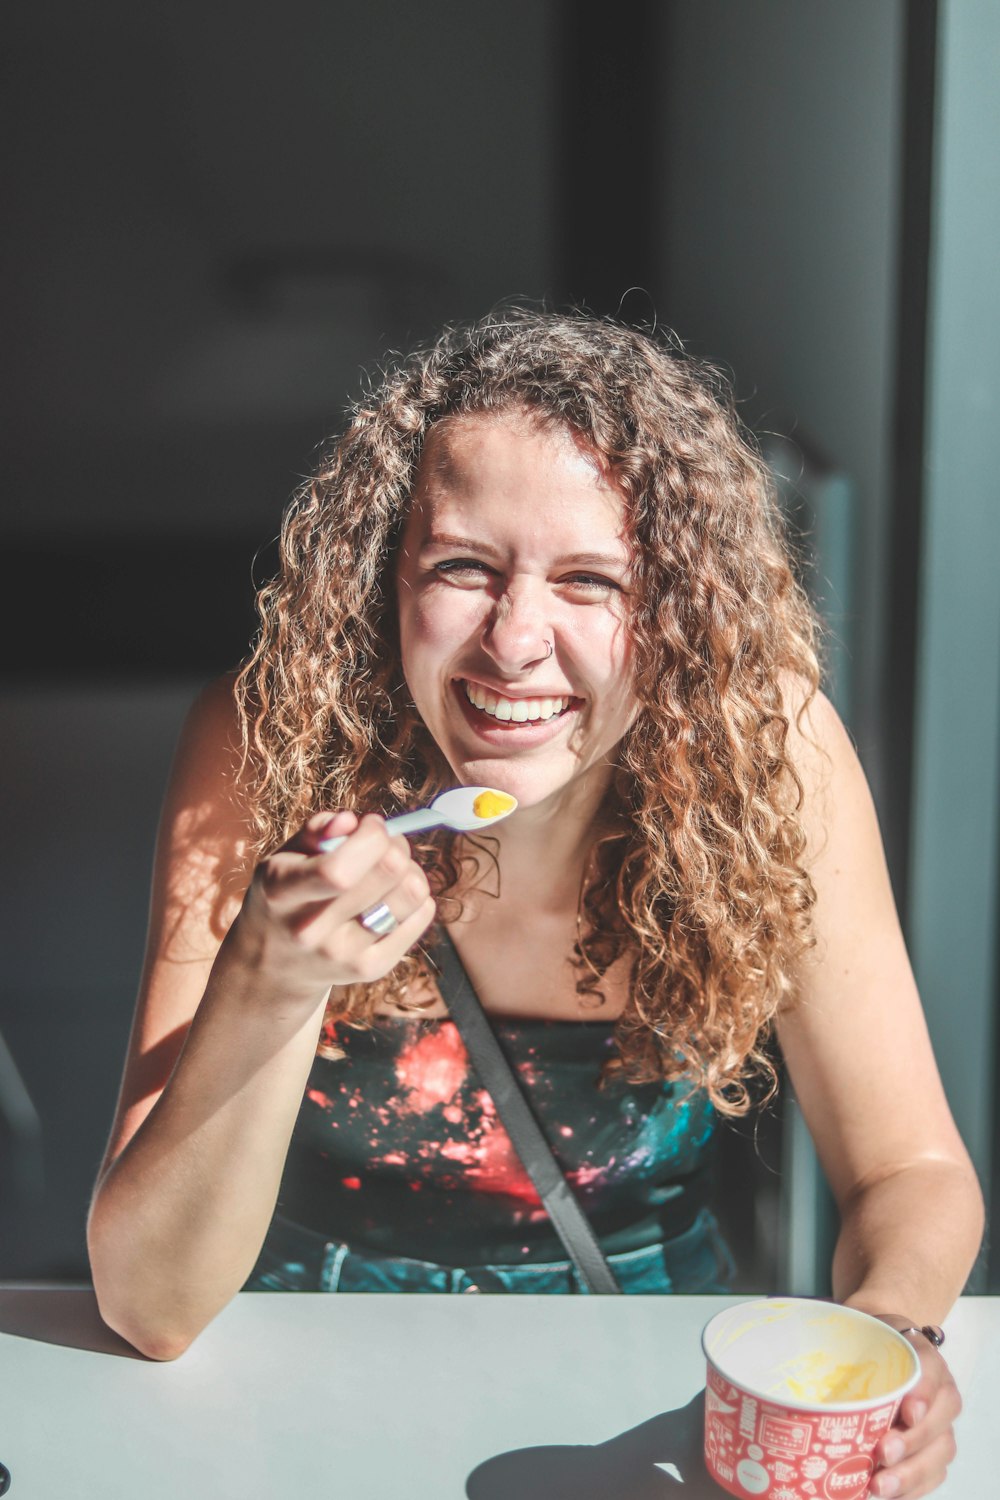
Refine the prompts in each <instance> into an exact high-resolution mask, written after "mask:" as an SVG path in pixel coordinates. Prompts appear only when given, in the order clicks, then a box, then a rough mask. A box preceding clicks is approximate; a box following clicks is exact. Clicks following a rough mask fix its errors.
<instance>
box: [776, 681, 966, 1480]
mask: <svg viewBox="0 0 1000 1500" xmlns="http://www.w3.org/2000/svg"><path fill="white" fill-rule="evenodd" d="M803 729H804V731H805V732H804V733H803V734H800V733H798V732H797V731H794V730H793V732H792V734H791V736H790V749H791V753H792V758H793V760H794V762H795V764H796V767H797V769H798V771H799V774H800V776H801V778H802V781H803V785H804V792H805V799H804V804H803V816H804V822H805V827H806V837H807V848H806V854H805V863H806V865H807V867H808V869H809V871H810V874H811V876H812V879H813V883H814V885H815V888H816V897H817V900H816V907H815V912H814V931H815V935H816V946H815V948H814V949H813V950H812V951H811V952H810V953H808V954H807V955H806V956H805V957H804V958H803V959H802V961H801V962H800V965H799V972H798V999H797V1003H796V1004H795V1005H794V1006H793V1007H792V1008H790V1009H789V1011H788V1012H787V1013H786V1014H785V1015H784V1016H783V1017H782V1018H781V1020H780V1022H779V1026H778V1034H779V1039H780V1043H781V1047H782V1051H783V1053H784V1056H785V1060H786V1063H787V1065H788V1071H789V1074H790V1077H791V1079H792V1082H793V1084H794V1087H795V1092H796V1096H797V1098H798V1101H799V1104H800V1107H801V1109H802V1112H803V1115H804V1116H805V1119H806V1123H807V1125H808V1126H809V1130H810V1132H811V1134H812V1137H813V1140H814V1141H815V1143H816V1148H817V1152H818V1154H819V1157H820V1161H821V1162H822V1165H823V1169H824V1171H825V1173H826V1175H827V1178H828V1180H829V1182H830V1186H831V1188H832V1190H833V1193H834V1196H835V1198H836V1200H837V1205H838V1208H839V1210H840V1215H841V1230H840V1235H839V1238H838V1241H837V1247H836V1252H835V1255H834V1265H833V1281H834V1293H835V1295H836V1297H837V1298H838V1299H839V1300H841V1301H844V1302H847V1303H849V1304H850V1305H851V1306H854V1307H858V1308H861V1309H862V1310H864V1311H866V1312H870V1313H874V1314H876V1315H879V1316H886V1317H887V1318H888V1319H889V1320H890V1321H893V1322H895V1323H896V1324H897V1326H903V1325H905V1324H915V1325H916V1326H918V1327H919V1326H922V1325H923V1324H931V1323H939V1322H940V1321H941V1319H942V1318H943V1317H944V1316H945V1314H946V1313H947V1312H948V1310H949V1309H950V1307H951V1306H952V1303H953V1302H954V1301H955V1298H956V1297H957V1296H958V1295H959V1293H960V1292H961V1290H962V1288H963V1286H964V1285H965V1281H966V1278H967V1277H968V1274H969V1271H970V1270H971V1268H972V1265H973V1262H974V1261H975V1258H976V1254H977V1252H978V1249H979V1244H980V1240H981V1236H982V1232H983V1201H982V1194H981V1192H980V1189H979V1185H978V1182H977V1181H976V1176H975V1172H974V1171H973V1168H972V1164H971V1162H970V1160H969V1156H968V1153H967V1152H966V1150H965V1147H964V1145H963V1144H962V1140H961V1138H960V1136H959V1134H958V1131H957V1129H956V1127H955V1123H954V1121H953V1119H952V1116H951V1112H950V1110H949V1108H948V1104H947V1101H946V1099H945V1095H944V1090H943V1088H942V1085H941V1080H940V1077H939V1074H938V1071H937V1066H936V1064H935V1061H934V1055H933V1052H932V1049H931V1044H930V1038H929V1036H928V1033H927V1026H926V1023H925V1020H924V1016H923V1011H922V1009H921V1006H920V1000H919V997H918V995H917V990H916V985H915V983H914V979H913V973H912V970H911V968H910V963H909V959H908V957H907V954H906V949H905V946H904V943H903V937H902V933H901V931H900V926H899V921H898V918H897V915H896V910H895V904H894V901H893V897H892V891H891V887H890V883H889V877H888V872H887V869H886V864H885V856H884V852H883V849H882V841H881V837H880V835H879V830H878V824H877V820H876V816H875V810H874V807H873V805H872V800H871V796H870V793H869V790H868V786H867V783H866V781H865V778H864V774H863V772H862V770H861V767H860V764H859V763H858V759H857V756H856V755H855V753H854V750H853V748H852V746H851V744H850V741H849V739H848V736H847V734H846V731H845V730H844V728H843V725H842V724H841V723H840V720H839V719H838V718H837V715H836V713H835V712H834V710H833V709H832V707H831V706H830V704H829V703H828V702H827V701H826V700H825V699H822V698H820V699H818V700H816V701H815V702H814V703H813V705H812V706H811V707H810V710H809V711H808V713H807V715H806V718H805V720H804V723H803ZM915 1343H916V1344H917V1345H918V1346H919V1348H920V1352H921V1358H922V1360H923V1361H924V1366H925V1378H924V1380H923V1381H922V1382H921V1385H920V1386H918V1387H917V1388H916V1389H915V1390H914V1391H913V1393H912V1395H911V1396H910V1397H909V1398H908V1400H907V1403H906V1405H905V1408H904V1420H905V1419H906V1418H908V1417H909V1418H911V1419H912V1417H913V1414H914V1412H915V1411H916V1410H917V1409H918V1408H919V1407H920V1405H921V1404H923V1405H925V1406H927V1407H929V1410H928V1412H927V1413H926V1415H925V1416H924V1417H923V1419H922V1420H921V1421H920V1423H919V1424H918V1425H916V1426H913V1427H912V1430H911V1431H909V1432H907V1433H906V1434H905V1435H903V1434H901V1433H900V1432H899V1431H897V1430H894V1432H893V1433H892V1434H891V1435H890V1437H889V1438H887V1439H886V1443H887V1444H890V1445H891V1444H892V1442H893V1441H894V1440H897V1441H903V1442H905V1443H906V1444H907V1446H906V1450H905V1451H906V1453H907V1454H908V1455H910V1457H908V1458H907V1460H906V1463H903V1464H898V1465H897V1467H895V1468H893V1470H892V1474H891V1475H890V1474H888V1473H886V1474H883V1475H881V1476H880V1477H879V1480H878V1483H877V1485H876V1489H875V1492H876V1493H881V1494H886V1495H888V1494H899V1495H905V1494H911V1493H916V1488H915V1487H916V1486H917V1485H929V1484H931V1483H932V1482H933V1483H936V1482H937V1481H938V1479H940V1477H942V1475H943V1468H944V1465H945V1464H946V1463H947V1461H948V1458H949V1457H950V1455H951V1452H952V1451H953V1440H952V1438H951V1422H952V1421H953V1419H954V1416H955V1415H956V1414H957V1411H958V1407H959V1404H960V1403H959V1402H958V1398H957V1393H955V1392H954V1386H953V1384H952V1383H951V1381H950V1377H949V1376H948V1374H947V1369H946V1367H945V1366H944V1362H943V1361H942V1360H941V1358H940V1356H938V1355H936V1353H935V1352H934V1351H933V1349H932V1348H931V1346H930V1345H929V1344H928V1342H927V1341H926V1340H924V1339H922V1338H920V1336H919V1335H918V1336H917V1337H916V1339H915ZM892 1451H893V1450H892V1449H891V1447H887V1449H886V1457H888V1454H889V1453H890V1452H892ZM907 1465H909V1467H907ZM914 1465H915V1466H916V1467H914ZM914 1476H916V1477H914ZM893 1479H895V1480H897V1481H898V1488H897V1489H895V1490H894V1489H892V1488H891V1484H892V1480H893ZM920 1493H924V1490H923V1489H921V1490H920Z"/></svg>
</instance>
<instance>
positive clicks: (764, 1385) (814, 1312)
mask: <svg viewBox="0 0 1000 1500" xmlns="http://www.w3.org/2000/svg"><path fill="white" fill-rule="evenodd" d="M701 1344H702V1348H703V1349H704V1351H705V1358H706V1360H707V1361H708V1382H707V1387H706V1391H705V1463H706V1465H707V1467H708V1471H709V1473H710V1474H711V1475H712V1477H713V1478H714V1479H715V1480H716V1481H717V1482H718V1483H719V1484H720V1485H721V1486H722V1488H723V1489H724V1490H728V1491H729V1493H730V1494H731V1495H739V1496H741V1497H745V1496H749V1495H766V1496H767V1500H863V1497H864V1496H866V1495H868V1494H869V1483H870V1480H871V1477H872V1474H873V1473H874V1470H875V1456H874V1450H875V1446H876V1444H877V1443H878V1440H879V1438H880V1437H882V1435H883V1433H885V1432H886V1430H887V1429H888V1428H889V1427H890V1426H891V1425H892V1421H893V1418H894V1417H895V1415H896V1412H897V1410H898V1409H899V1403H900V1401H902V1399H903V1397H904V1396H905V1395H906V1393H907V1391H909V1390H912V1388H913V1386H914V1385H915V1384H916V1382H917V1380H918V1379H919V1378H920V1362H919V1360H918V1359H917V1356H916V1353H915V1352H914V1350H913V1348H912V1347H911V1345H910V1344H908V1343H907V1341H906V1339H904V1338H903V1336H902V1335H901V1334H899V1333H897V1332H896V1331H895V1329H894V1328H890V1327H889V1325H888V1324H887V1323H882V1322H880V1321H879V1320H878V1319H877V1318H870V1317H869V1316H868V1314H867V1313H862V1312H857V1311H856V1310H855V1309H854V1308H851V1307H839V1306H838V1305H837V1304H836V1303H832V1302H818V1301H814V1300H812V1299H809V1298H804V1297H773V1298H766V1299H761V1300H760V1301H755V1302H742V1303H740V1304H739V1305H738V1306H736V1307H729V1308H727V1309H726V1310H725V1312H721V1313H718V1314H716V1316H715V1317H714V1318H712V1320H711V1322H709V1323H708V1324H706V1326H705V1331H704V1333H703V1334H702V1338H701Z"/></svg>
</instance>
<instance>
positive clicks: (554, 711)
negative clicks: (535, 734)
mask: <svg viewBox="0 0 1000 1500" xmlns="http://www.w3.org/2000/svg"><path fill="white" fill-rule="evenodd" d="M455 686H456V687H457V688H458V689H459V691H460V694H461V698H462V699H463V700H464V702H465V704H466V714H467V716H468V717H470V718H471V719H472V720H473V722H475V723H476V724H477V725H478V726H479V727H480V728H481V730H483V731H485V732H489V731H490V730H500V731H501V732H504V733H508V734H509V733H511V732H512V731H514V730H517V729H520V730H522V732H523V731H525V730H527V732H529V733H530V732H531V730H532V729H533V728H535V729H540V728H542V727H543V726H546V725H547V726H549V727H551V728H555V721H556V720H558V719H561V718H563V717H564V716H565V715H566V714H568V713H571V712H572V711H573V710H574V709H575V708H579V707H580V705H581V704H582V702H583V700H582V699H581V698H574V697H568V696H565V695H563V696H560V697H553V696H546V695H542V694H539V695H538V696H537V697H530V698H529V697H522V698H511V697H508V696H507V695H506V694H505V693H498V692H497V691H496V690H495V689H493V688H487V687H484V686H483V684H482V683H479V682H473V681H470V680H469V679H467V678H459V679H458V681H457V682H456V684H455ZM470 711H471V712H470Z"/></svg>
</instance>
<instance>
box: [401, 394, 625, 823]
mask: <svg viewBox="0 0 1000 1500" xmlns="http://www.w3.org/2000/svg"><path fill="white" fill-rule="evenodd" d="M629 587H630V573H629V547H628V543H627V540H626V535H625V513H624V505H623V502H622V498H621V495H620V493H619V492H618V490H617V489H616V488H615V487H614V486H613V485H612V484H610V483H609V482H608V480H607V479H606V478H605V477H604V476H603V475H602V474H601V472H600V470H599V468H598V467H597V464H596V462H595V461H594V459H593V457H592V456H591V455H589V454H588V453H587V451H586V449H585V448H584V447H583V446H582V444H580V443H579V442H578V441H577V440H575V439H574V437H573V436H572V435H571V434H570V433H569V432H568V431H566V430H565V429H563V428H555V427H552V426H546V425H542V424H541V423H540V422H539V421H538V420H535V419H532V418H531V417H530V416H528V415H526V414H524V413H521V412H511V413H506V414H504V415H501V416H485V415H484V416H478V415H477V416H468V417H459V418H453V419H450V420H448V421H446V422H443V423H441V424H440V425H439V426H438V427H436V428H434V429H432V431H431V433H430V436H429V438H428V441H427V445H426V448H425V451H424V457H423V460H422V462H421V466H420V470H419V473H418V476H417V483H416V486H415V491H414V497H413V504H412V507H411V510H410V513H409V516H408V518H407V523H406V527H405V530H404V534H403V541H402V547H401V553H400V560H399V565H398V571H397V588H398V596H399V626H400V640H401V645H402V658H403V671H404V673H405V676H406V681H407V683H408V685H409V688H410V691H411V693H412V695H413V701H414V703H415V704H416V707H417V710H418V712H419V713H420V715H421V718H422V719H423V721H424V723H425V724H426V725H427V727H428V729H429V730H430V732H431V734H432V735H433V736H434V739H435V740H436V741H437V744H438V745H439V747H440V749H441V751H442V752H443V754H444V755H445V757H446V759H447V760H448V762H449V764H450V765H451V767H452V769H453V770H454V772H455V776H456V780H458V781H460V782H462V783H464V784H467V785H469V784H482V785H487V786H496V787H500V788H502V789H503V790H505V791H508V792H511V793H512V794H513V795H514V796H515V797H517V798H518V801H519V803H520V804H521V808H522V809H523V808H527V807H532V806H538V805H539V804H541V803H544V802H546V801H547V800H548V799H551V798H553V797H555V798H558V799H561V800H564V799H565V798H566V797H567V796H569V795H574V796H576V797H577V798H580V796H581V794H582V801H583V803H584V804H594V805H596V801H597V800H599V798H600V795H601V794H602V793H603V790H604V788H605V787H606V785H607V783H608V780H609V778H610V774H611V766H612V764H613V760H614V755H613V752H614V748H615V746H616V745H617V743H618V741H619V740H620V739H621V737H622V735H623V734H624V733H625V730H626V729H627V728H628V726H629V724H630V723H631V722H632V720H633V719H634V717H635V715H636V712H637V705H636V702H635V699H634V697H633V694H632V673H631V652H630V642H629V638H628V634H627V631H626V629H625V617H626V612H627V605H628V595H629ZM550 646H551V651H550V650H549V647H550Z"/></svg>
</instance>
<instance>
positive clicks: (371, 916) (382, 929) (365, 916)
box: [358, 901, 399, 938]
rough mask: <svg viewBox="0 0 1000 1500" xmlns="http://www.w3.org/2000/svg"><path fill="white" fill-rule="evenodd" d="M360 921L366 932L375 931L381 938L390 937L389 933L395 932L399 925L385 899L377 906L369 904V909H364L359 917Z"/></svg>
mask: <svg viewBox="0 0 1000 1500" xmlns="http://www.w3.org/2000/svg"><path fill="white" fill-rule="evenodd" d="M358 921H359V922H360V923H361V925H362V927H363V928H364V929H365V931H366V932H373V933H374V934H375V936H376V937H380V938H381V937H388V936H389V933H390V932H394V931H395V929H396V928H397V927H398V926H399V923H398V922H397V921H396V918H395V917H394V916H393V914H392V912H391V911H390V910H389V908H388V907H387V906H386V904H385V902H384V901H380V902H379V904H378V905H377V906H369V908H368V910H367V911H363V912H362V913H361V915H360V916H359V917H358Z"/></svg>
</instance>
